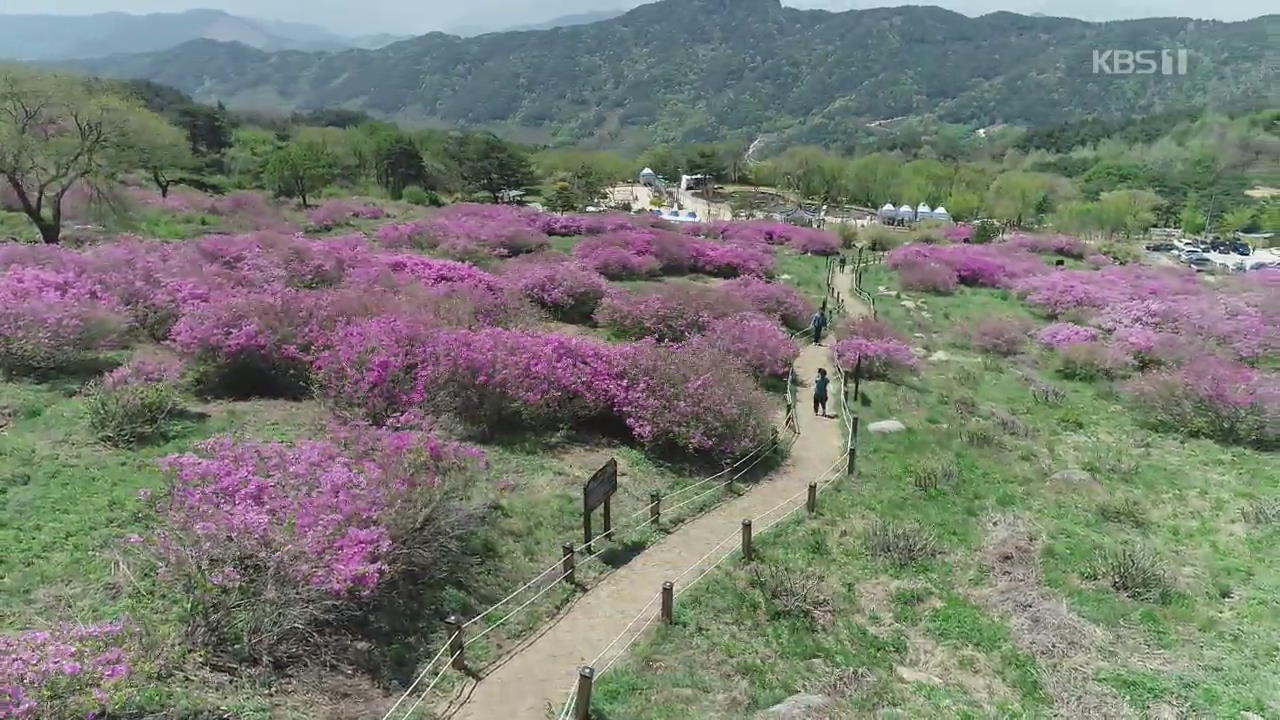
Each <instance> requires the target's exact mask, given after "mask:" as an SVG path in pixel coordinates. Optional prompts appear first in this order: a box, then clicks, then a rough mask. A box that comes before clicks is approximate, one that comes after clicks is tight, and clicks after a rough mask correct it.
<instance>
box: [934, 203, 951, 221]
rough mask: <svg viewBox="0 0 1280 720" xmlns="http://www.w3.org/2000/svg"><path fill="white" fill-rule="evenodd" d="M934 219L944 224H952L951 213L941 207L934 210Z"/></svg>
mask: <svg viewBox="0 0 1280 720" xmlns="http://www.w3.org/2000/svg"><path fill="white" fill-rule="evenodd" d="M933 219H934V220H941V221H942V222H951V213H949V212H947V209H946V208H944V207H942V206H941V205H939V206H938V207H936V208H934V209H933Z"/></svg>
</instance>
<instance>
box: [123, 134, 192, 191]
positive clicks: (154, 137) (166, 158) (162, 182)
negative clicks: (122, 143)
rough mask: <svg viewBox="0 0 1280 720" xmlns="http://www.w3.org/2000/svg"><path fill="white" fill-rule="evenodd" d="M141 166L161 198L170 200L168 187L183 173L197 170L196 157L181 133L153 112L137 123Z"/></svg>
mask: <svg viewBox="0 0 1280 720" xmlns="http://www.w3.org/2000/svg"><path fill="white" fill-rule="evenodd" d="M133 136H134V138H136V148H137V152H138V167H139V168H141V169H142V170H143V171H145V172H146V173H147V175H149V176H150V177H151V182H153V183H155V186H156V189H157V190H159V191H160V197H169V188H170V186H172V185H173V183H174V182H176V181H177V179H178V177H179V176H180V174H181V173H183V172H185V171H188V170H191V169H192V168H194V167H195V164H196V160H195V156H194V155H192V153H191V146H190V145H189V144H188V143H187V138H186V136H185V135H184V134H183V132H182V131H181V130H179V129H178V128H176V127H174V126H173V125H171V124H169V123H168V122H165V120H164V119H163V118H161V117H160V116H158V115H153V114H151V113H140V114H139V115H138V117H137V118H136V120H135V126H134V128H133Z"/></svg>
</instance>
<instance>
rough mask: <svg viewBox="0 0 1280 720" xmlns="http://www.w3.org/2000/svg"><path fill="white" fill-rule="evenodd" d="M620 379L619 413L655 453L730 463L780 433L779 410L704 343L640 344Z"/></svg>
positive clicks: (624, 359)
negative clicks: (776, 421)
mask: <svg viewBox="0 0 1280 720" xmlns="http://www.w3.org/2000/svg"><path fill="white" fill-rule="evenodd" d="M673 358H678V361H676V362H673ZM618 373H619V375H620V377H621V381H620V385H619V388H618V390H617V392H616V393H615V395H614V398H613V403H614V408H615V410H616V412H617V413H618V415H619V416H620V418H621V419H622V420H623V422H625V423H626V426H627V428H628V429H629V430H630V431H631V434H632V435H633V436H634V437H635V438H636V439H637V440H638V441H639V442H641V443H642V444H644V445H645V446H646V447H647V448H649V449H650V450H651V451H652V452H655V453H658V454H663V455H693V456H702V457H704V458H707V459H710V460H713V461H715V460H721V461H723V460H730V459H733V458H735V457H739V456H741V455H743V454H744V453H746V452H747V451H748V450H750V449H752V448H755V447H757V446H759V445H761V444H762V443H764V442H765V441H766V440H767V439H768V438H769V436H770V435H771V434H772V432H773V421H772V417H773V411H774V409H775V406H776V403H774V402H773V401H772V400H771V399H770V398H769V396H768V395H766V394H765V393H764V392H763V391H761V390H760V389H759V388H757V387H756V385H755V383H753V382H752V381H751V380H750V378H747V377H746V376H744V375H743V374H742V373H741V372H740V371H738V370H736V369H735V368H734V362H733V360H731V359H729V358H726V357H725V356H724V355H722V354H721V353H720V352H719V351H717V350H715V349H714V348H711V347H707V346H705V345H703V344H700V343H698V342H697V341H694V342H691V343H686V344H683V345H675V346H671V345H664V344H661V343H655V342H653V341H645V342H641V343H637V344H635V345H633V346H630V347H628V348H627V349H626V350H625V351H624V353H623V357H622V362H621V364H620V365H619V371H618Z"/></svg>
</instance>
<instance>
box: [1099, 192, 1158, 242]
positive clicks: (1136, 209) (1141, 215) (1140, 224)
mask: <svg viewBox="0 0 1280 720" xmlns="http://www.w3.org/2000/svg"><path fill="white" fill-rule="evenodd" d="M1159 204H1160V196H1159V195H1156V194H1155V193H1153V192H1151V191H1150V190H1112V191H1111V192H1106V193H1102V196H1101V197H1099V198H1098V217H1099V224H1100V225H1101V227H1102V230H1104V231H1106V232H1107V234H1108V235H1114V234H1116V233H1117V232H1123V233H1124V234H1125V235H1134V234H1136V233H1140V232H1143V231H1145V230H1146V229H1147V228H1149V227H1151V226H1152V225H1154V224H1155V222H1156V216H1155V213H1154V212H1153V211H1154V209H1155V207H1156V206H1157V205H1159Z"/></svg>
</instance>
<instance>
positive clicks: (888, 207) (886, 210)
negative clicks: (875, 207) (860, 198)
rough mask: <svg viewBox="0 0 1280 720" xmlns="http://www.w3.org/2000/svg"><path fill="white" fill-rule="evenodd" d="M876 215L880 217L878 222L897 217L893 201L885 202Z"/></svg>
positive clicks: (889, 220) (890, 220)
mask: <svg viewBox="0 0 1280 720" xmlns="http://www.w3.org/2000/svg"><path fill="white" fill-rule="evenodd" d="M876 216H877V217H879V218H880V222H893V221H894V220H897V219H898V209H897V208H895V207H894V206H893V203H885V204H884V207H882V208H880V211H879V212H877V213H876Z"/></svg>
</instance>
